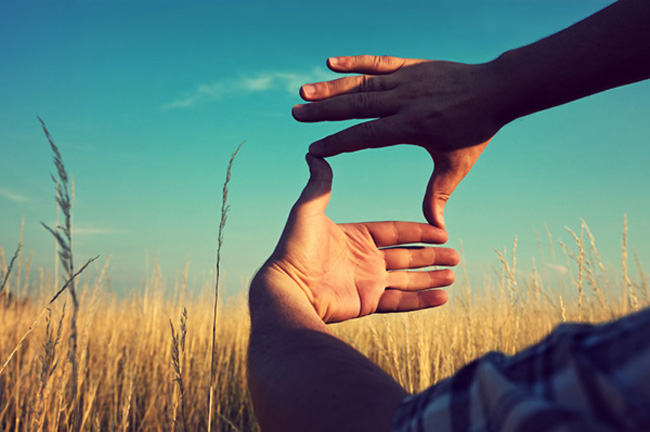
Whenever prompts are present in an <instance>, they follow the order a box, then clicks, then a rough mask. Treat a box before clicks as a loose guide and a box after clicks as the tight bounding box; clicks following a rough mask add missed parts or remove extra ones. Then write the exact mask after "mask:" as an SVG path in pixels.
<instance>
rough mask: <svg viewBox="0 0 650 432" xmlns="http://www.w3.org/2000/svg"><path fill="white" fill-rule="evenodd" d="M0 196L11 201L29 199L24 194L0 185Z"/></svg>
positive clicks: (25, 200)
mask: <svg viewBox="0 0 650 432" xmlns="http://www.w3.org/2000/svg"><path fill="white" fill-rule="evenodd" d="M0 196H1V197H4V198H6V199H8V200H9V201H13V202H21V203H22V202H28V201H30V199H29V198H28V197H26V196H25V195H21V194H19V193H16V192H14V191H12V190H11V189H8V188H4V187H0Z"/></svg>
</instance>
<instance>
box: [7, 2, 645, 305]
mask: <svg viewBox="0 0 650 432" xmlns="http://www.w3.org/2000/svg"><path fill="white" fill-rule="evenodd" d="M609 3H611V2H607V1H581V2H564V1H554V0H551V1H549V0H543V1H542V0H539V1H538V0H531V1H526V2H521V1H514V0H513V1H476V2H463V1H459V2H437V1H427V2H424V1H405V2H400V3H399V5H398V4H397V3H396V2H394V1H390V2H389V1H372V2H371V1H357V2H340V1H330V2H327V4H324V3H320V2H318V3H317V2H313V3H311V2H298V1H295V2H288V1H278V2H260V1H245V2H242V1H238V2H234V1H220V2H200V1H189V2H164V1H163V2H154V1H107V0H100V1H92V2H90V1H61V2H46V1H33V2H8V1H0V9H1V13H0V58H2V62H0V246H2V247H4V249H5V250H6V253H7V254H10V253H11V251H13V249H14V248H15V244H16V243H17V242H18V231H19V226H20V219H21V217H22V215H25V251H27V252H30V251H33V253H34V263H35V264H34V267H35V268H39V267H40V268H45V269H49V268H51V266H52V259H53V257H52V255H53V247H54V246H53V243H52V239H51V237H50V236H49V234H48V233H46V232H45V230H44V229H43V228H42V227H41V226H40V221H44V222H50V223H51V222H53V221H54V219H55V214H56V213H55V207H54V199H53V191H54V187H53V184H52V182H51V180H50V173H51V172H53V164H52V162H51V153H50V150H49V148H48V145H47V142H46V140H45V138H44V136H43V133H42V131H41V129H40V127H39V123H38V121H37V118H36V116H37V115H38V116H40V117H41V118H43V120H44V121H45V122H46V124H47V126H48V128H49V129H50V132H51V133H52V135H53V137H54V140H55V142H56V143H57V145H58V146H59V148H60V150H61V153H62V155H63V158H64V161H65V163H66V166H67V168H68V170H69V172H70V173H72V175H73V177H74V179H75V186H76V198H75V207H76V208H75V213H74V214H75V216H74V217H75V227H76V228H75V230H76V237H75V248H76V255H77V261H78V262H80V261H81V260H82V259H85V258H87V257H90V256H93V255H96V254H100V255H101V256H102V258H101V260H100V261H102V260H104V259H106V258H107V257H108V256H110V255H111V254H112V261H111V266H110V268H109V274H110V277H111V279H112V281H113V284H114V286H116V287H119V289H126V290H130V289H132V288H134V289H138V288H139V287H140V286H141V283H140V280H141V278H142V275H143V274H144V272H145V269H146V262H147V259H148V260H149V262H152V260H155V261H157V262H159V263H160V267H161V269H162V272H163V274H164V275H165V276H167V277H168V278H169V279H170V280H171V281H173V279H174V278H176V277H178V275H179V273H180V271H181V270H182V268H183V265H184V264H185V262H186V261H188V262H189V263H190V280H191V281H192V280H196V281H199V280H200V281H203V280H206V279H207V278H208V274H209V272H210V271H211V269H212V268H213V266H214V258H215V245H216V236H217V227H218V218H219V206H220V198H221V197H220V193H221V186H222V183H223V180H224V175H225V168H226V165H227V162H228V159H229V157H230V154H231V152H232V151H233V150H234V149H235V147H236V146H237V145H238V144H239V143H240V142H241V141H246V143H245V144H244V147H243V148H242V151H241V153H240V155H239V156H238V158H237V160H236V161H235V167H234V170H233V177H232V183H231V195H230V203H231V213H230V218H229V220H228V225H227V228H226V235H225V241H226V244H225V246H224V249H223V253H224V261H223V264H222V266H223V267H222V268H223V269H224V287H225V289H226V291H227V292H229V293H237V292H241V291H244V290H245V289H246V282H247V281H248V280H249V279H250V277H251V276H252V275H253V273H254V272H255V270H256V268H258V267H259V266H260V265H261V264H262V263H263V261H264V259H265V258H266V257H267V256H268V255H269V254H270V252H271V251H272V249H273V247H274V245H275V242H276V240H277V239H278V237H279V235H280V232H281V229H282V227H283V225H284V221H285V219H286V216H287V213H288V210H289V208H290V206H291V205H292V203H293V201H294V200H295V199H296V197H297V196H298V194H299V192H300V190H301V189H302V187H303V185H304V183H305V181H306V179H307V169H306V165H305V163H304V154H305V153H306V151H307V146H308V144H309V143H311V142H312V141H314V140H316V139H318V138H319V137H321V136H323V135H324V134H329V133H333V132H335V131H337V130H339V129H340V128H342V127H343V126H344V125H346V124H349V123H344V124H342V123H327V124H299V123H297V122H295V121H294V120H293V119H292V117H291V115H290V110H291V107H292V106H293V105H294V104H296V103H299V102H300V100H299V97H298V87H299V85H300V84H302V83H305V82H310V81H315V80H323V79H329V78H331V77H334V74H332V73H331V72H328V71H327V70H326V68H325V66H324V64H325V59H326V58H327V57H328V56H332V55H350V54H390V55H396V56H402V57H418V58H429V59H443V60H453V61H462V62H482V61H488V60H491V59H493V58H494V57H496V56H498V55H499V54H500V53H502V52H503V51H505V50H507V49H511V48H515V47H518V46H521V45H524V44H528V43H531V42H534V41H535V40H537V39H540V38H542V37H544V36H546V35H548V34H551V33H553V32H555V31H558V30H560V29H562V28H564V27H566V26H568V25H570V24H572V23H574V22H576V21H579V20H580V19H582V18H584V17H586V16H588V15H590V14H591V13H594V12H596V11H597V10H599V9H601V8H603V7H604V6H606V5H607V4H609ZM649 112H650V83H649V82H644V83H638V84H634V85H631V86H627V87H624V88H620V89H615V90H612V91H609V92H606V93H603V94H601V95H597V96H593V97H590V98H587V99H585V100H581V101H578V102H574V103H571V104H568V105H566V106H563V107H559V108H556V109H553V110H550V111H547V112H543V113H538V114H535V115H532V116H529V117H527V118H524V119H520V120H518V121H516V122H514V123H512V124H510V125H508V126H506V127H505V128H504V129H503V130H502V131H501V132H499V134H497V136H496V137H495V138H494V139H493V141H492V143H491V144H490V145H489V146H488V149H487V150H486V151H485V153H484V155H483V156H482V158H481V159H480V160H479V162H478V163H477V165H476V167H475V169H474V170H473V171H472V172H471V173H470V175H469V176H468V177H467V179H466V180H465V181H464V182H463V183H462V184H461V185H460V186H459V188H458V189H457V191H456V193H455V195H454V196H453V197H452V200H451V201H450V202H449V204H448V206H447V212H446V217H445V219H446V221H447V224H448V229H449V231H450V242H449V245H450V246H452V247H458V245H459V242H460V240H462V241H463V245H464V249H465V256H466V262H467V266H468V269H469V270H470V273H471V275H472V277H476V278H478V279H477V281H478V282H480V281H481V279H480V278H481V275H482V274H485V273H489V271H490V270H489V266H490V265H494V266H496V265H498V262H497V260H496V257H495V253H494V250H493V249H494V248H497V249H502V248H503V247H504V246H508V248H510V245H511V244H512V241H513V240H514V238H515V236H518V238H519V249H518V256H519V259H520V261H519V262H520V264H519V265H521V266H522V267H526V266H530V262H531V258H532V257H533V256H534V255H535V254H537V255H539V252H538V251H537V242H536V239H535V234H534V230H537V231H538V232H539V233H540V235H543V234H544V224H546V225H547V226H548V227H549V229H550V231H551V233H552V234H553V235H554V236H555V237H556V238H558V239H562V240H563V241H564V242H565V243H570V236H569V235H568V233H567V232H566V230H565V229H564V227H565V226H570V227H572V228H574V229H579V224H580V218H584V219H585V220H586V221H587V223H588V224H589V226H590V227H591V229H592V231H593V232H594V234H595V235H596V239H597V241H598V244H599V248H600V250H601V253H603V255H604V257H605V259H606V260H607V261H609V262H611V263H612V264H613V265H618V263H619V261H620V255H619V254H620V238H621V234H622V220H623V214H624V213H627V214H628V217H629V225H630V246H631V248H633V249H635V250H636V251H637V252H638V254H639V257H640V258H641V261H642V262H643V263H646V264H647V263H650V247H649V246H648V244H650V243H649V240H650V222H649V221H650V218H649V216H650V206H649V205H648V199H647V194H648V192H647V189H648V186H649V185H650V170H648V169H647V167H646V162H645V161H647V160H648V159H650V146H648V136H650V122H648V121H647V118H648V113H649ZM468 127H471V125H468ZM424 155H425V152H424V151H423V150H422V149H419V148H415V147H410V146H398V147H394V148H390V149H381V150H368V151H364V152H360V153H357V154H348V155H341V156H337V157H335V158H332V159H331V160H330V162H331V164H332V166H333V168H334V172H335V184H334V195H333V199H332V203H331V205H330V208H329V209H328V214H329V215H330V217H331V218H332V219H334V220H335V221H338V222H350V221H363V220H387V219H401V220H416V221H424V219H423V217H422V215H421V212H420V202H421V198H422V195H423V192H424V187H425V185H426V180H427V179H428V177H429V174H430V171H431V169H432V164H431V162H430V160H429V159H428V157H425V156H424ZM147 257H149V258H147ZM539 259H540V257H538V260H539ZM546 259H547V260H548V259H549V258H548V256H547V257H546ZM538 262H539V261H538ZM646 267H647V266H646Z"/></svg>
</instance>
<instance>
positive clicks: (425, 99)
mask: <svg viewBox="0 0 650 432" xmlns="http://www.w3.org/2000/svg"><path fill="white" fill-rule="evenodd" d="M328 66H329V68H330V69H332V70H333V71H335V72H344V73H351V72H352V73H361V74H367V75H362V76H350V77H345V78H340V79H337V80H333V81H328V82H319V83H315V84H307V85H303V86H302V87H301V89H300V95H301V96H302V98H303V99H304V100H306V101H311V102H312V103H310V104H303V105H296V106H295V107H294V108H293V116H294V117H295V119H296V120H298V121H302V122H317V121H324V120H347V119H367V118H377V119H376V120H373V121H369V122H365V123H361V124H359V125H356V126H352V127H350V128H348V129H345V130H343V131H341V132H338V133H336V134H334V135H331V136H328V137H326V138H324V139H322V140H320V141H317V142H315V143H313V144H312V145H311V146H310V148H309V151H310V152H311V153H312V154H314V155H316V156H320V157H327V156H334V155H337V154H340V153H344V152H353V151H357V150H361V149H366V148H377V147H386V146H391V145H395V144H415V145H419V146H421V147H424V148H425V149H426V150H427V151H428V152H429V154H430V155H431V157H432V158H433V161H434V171H433V174H432V176H431V179H430V181H429V184H428V187H427V191H426V194H425V198H424V202H423V210H424V215H425V217H426V219H427V221H429V223H431V224H432V225H435V226H438V227H440V228H444V227H445V223H444V218H443V213H444V207H445V204H446V202H447V200H448V199H449V196H450V195H451V193H452V192H453V191H454V189H455V188H456V186H457V185H458V183H460V181H461V180H462V179H463V177H465V175H466V174H467V173H468V172H469V171H470V170H471V168H472V167H473V166H474V163H475V162H476V160H477V159H478V157H479V156H480V154H481V152H482V151H483V149H485V147H486V146H487V144H488V143H489V142H490V139H491V138H492V136H493V135H494V134H495V133H496V132H497V131H498V130H499V129H500V128H501V127H502V126H503V125H504V124H505V123H506V122H505V121H503V120H502V119H500V117H501V116H502V115H501V113H500V110H499V109H498V106H497V105H496V104H495V101H496V100H498V99H499V90H498V89H497V86H496V85H495V83H498V81H496V80H495V79H494V78H493V77H494V76H496V75H495V74H493V73H492V69H491V68H490V65H489V64H484V65H467V64H462V63H450V62H443V61H429V60H416V59H402V58H397V57H378V56H354V57H334V58H330V59H329V60H328Z"/></svg>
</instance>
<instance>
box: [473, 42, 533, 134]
mask: <svg viewBox="0 0 650 432" xmlns="http://www.w3.org/2000/svg"><path fill="white" fill-rule="evenodd" d="M516 61H517V55H516V54H515V53H514V51H506V52H505V53H503V54H501V55H500V56H499V57H497V58H496V59H494V60H492V61H489V62H487V63H484V64H483V65H481V66H482V67H483V68H484V70H485V76H486V77H487V78H486V82H487V88H488V89H489V92H490V97H491V98H492V101H493V104H494V105H493V107H494V111H493V112H494V114H493V119H492V120H493V122H494V123H495V125H496V126H497V129H500V128H502V127H503V126H505V125H507V124H508V123H510V122H512V121H514V120H516V119H518V118H519V117H523V116H524V115H525V114H524V112H523V111H524V110H523V107H522V103H523V102H524V101H525V98H526V96H525V95H526V93H527V92H528V91H529V89H526V88H525V86H526V83H525V82H524V81H522V79H521V77H522V74H518V73H517V72H518V69H517V66H516V65H515V62H516Z"/></svg>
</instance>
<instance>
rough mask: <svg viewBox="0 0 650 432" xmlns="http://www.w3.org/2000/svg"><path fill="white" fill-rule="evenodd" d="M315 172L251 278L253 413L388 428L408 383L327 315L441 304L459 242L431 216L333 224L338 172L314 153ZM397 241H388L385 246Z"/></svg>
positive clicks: (311, 423) (268, 422)
mask: <svg viewBox="0 0 650 432" xmlns="http://www.w3.org/2000/svg"><path fill="white" fill-rule="evenodd" d="M308 162H309V164H310V169H311V172H312V175H311V178H310V180H309V183H308V185H307V187H306V188H305V189H304V191H303V193H302V195H301V197H300V199H299V200H298V202H297V203H296V205H295V206H294V208H293V209H292V211H291V213H290V216H289V220H288V222H287V225H286V227H285V229H284V232H283V234H282V237H281V239H280V242H279V243H278V246H277V247H276V249H275V251H274V252H273V254H272V255H271V257H270V258H269V260H268V261H267V262H266V263H265V264H264V266H263V267H262V269H260V271H259V272H258V274H257V275H256V276H255V278H254V279H253V282H252V284H251V289H250V296H249V306H250V313H251V336H250V345H249V350H248V377H249V388H250V391H251V395H252V399H253V404H254V408H255V413H256V415H257V418H258V421H259V423H260V425H261V427H262V430H264V431H266V432H268V431H284V432H286V431H294V430H295V431H310V432H311V431H316V432H318V431H359V432H363V431H388V430H389V429H390V422H391V418H392V416H393V413H394V411H395V409H396V408H397V406H398V405H399V404H400V402H401V401H402V400H403V399H404V397H405V396H406V392H405V391H404V389H402V387H400V386H399V385H398V384H397V383H396V382H395V381H394V380H393V379H392V378H390V377H389V376H388V375H386V373H384V372H383V371H382V370H381V369H380V368H378V367H377V366H376V365H374V364H373V363H372V362H371V361H369V360H368V359H367V358H366V357H364V356H363V355H361V354H360V353H359V352H357V351H356V350H355V349H353V348H352V347H350V346H349V345H347V344H346V343H344V342H343V341H341V340H340V339H338V338H337V337H335V336H334V335H333V334H332V333H331V332H330V330H329V329H328V327H327V326H326V324H325V323H326V322H337V321H343V320H346V319H351V318H355V317H359V316H363V315H368V314H371V313H375V312H395V311H406V310H415V309H422V308H426V307H434V306H438V305H441V304H443V303H444V302H445V301H446V294H445V293H444V291H442V290H437V289H433V290H432V289H431V288H439V287H443V286H447V285H450V284H451V283H452V282H453V280H454V275H453V273H452V272H451V270H448V269H446V270H434V271H419V272H410V271H408V270H409V269H415V268H422V267H428V266H432V265H456V263H457V262H458V254H457V253H456V252H455V251H454V250H452V249H446V248H434V247H423V248H419V249H412V248H402V247H399V246H400V245H404V244H413V243H429V244H431V243H443V242H444V241H446V239H447V234H446V232H444V231H443V230H441V229H439V228H435V227H432V226H430V225H427V224H419V223H406V222H374V223H361V224H342V225H337V224H334V223H333V222H332V221H331V220H330V219H329V218H327V216H325V213H324V210H325V207H326V206H327V202H328V201H329V196H330V189H331V181H332V173H331V170H330V168H329V165H328V164H327V163H326V162H325V161H324V160H323V159H318V158H314V157H312V156H308ZM385 247H389V248H388V249H384V248H385Z"/></svg>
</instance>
